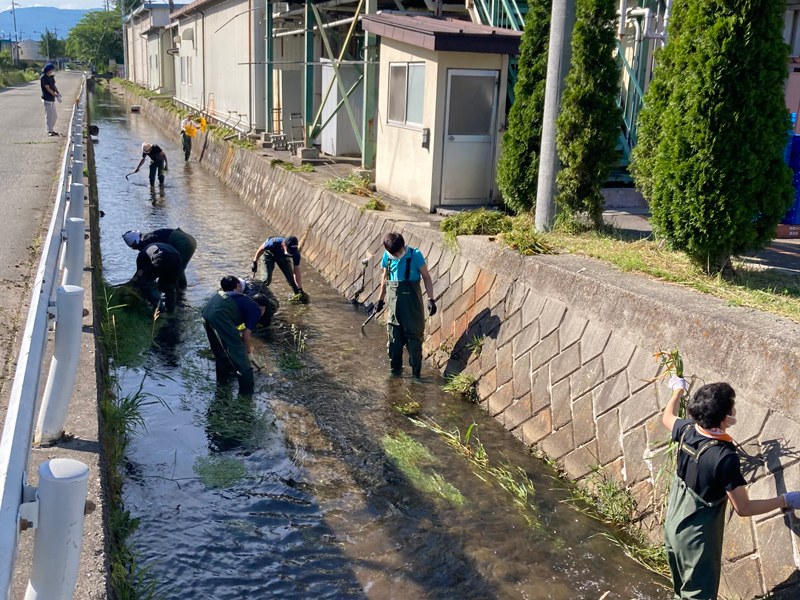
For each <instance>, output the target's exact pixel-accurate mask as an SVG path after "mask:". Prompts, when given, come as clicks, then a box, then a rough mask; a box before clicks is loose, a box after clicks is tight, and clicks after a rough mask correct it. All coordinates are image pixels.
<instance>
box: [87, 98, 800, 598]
mask: <svg viewBox="0 0 800 600" xmlns="http://www.w3.org/2000/svg"><path fill="white" fill-rule="evenodd" d="M116 93H119V94H122V93H123V89H122V88H121V87H118V88H116ZM124 94H125V96H126V98H125V99H126V100H127V101H128V102H131V101H134V100H135V103H136V104H141V105H142V109H141V110H142V112H143V113H144V114H145V115H146V116H147V117H149V118H150V119H153V120H154V121H155V122H156V123H157V124H158V125H159V127H160V128H161V129H162V131H164V133H165V135H170V136H177V134H178V131H179V123H178V119H177V118H176V117H175V116H174V115H172V114H171V113H169V112H167V111H166V110H164V109H162V108H160V107H158V106H157V105H156V104H155V103H151V102H149V101H147V100H145V99H144V98H140V97H138V96H136V97H131V94H130V92H127V91H125V92H124ZM101 136H102V132H101ZM193 155H194V157H195V158H196V159H200V158H201V156H202V163H203V164H204V165H205V166H206V167H207V168H209V169H211V170H212V171H213V172H214V173H216V174H217V175H218V176H219V177H220V178H221V179H222V180H223V181H224V182H225V183H226V184H227V185H229V186H230V187H231V188H232V189H234V190H235V191H236V192H237V193H238V194H239V195H240V196H241V197H242V199H243V200H244V202H246V203H247V204H249V205H250V206H252V207H253V209H254V210H255V211H256V213H258V214H259V215H260V216H261V217H262V218H264V219H266V220H267V221H268V222H270V223H271V224H272V225H273V226H274V227H275V228H276V229H277V230H278V231H280V232H281V233H284V234H287V235H288V234H290V233H293V234H295V235H297V236H298V237H299V238H300V239H301V244H302V248H303V256H304V258H305V259H306V260H308V261H309V263H310V264H312V265H314V267H316V268H317V269H318V270H319V271H320V272H321V273H323V274H324V275H325V277H326V278H328V280H329V281H330V283H331V285H333V286H334V287H335V288H336V289H338V290H339V291H341V292H342V293H344V294H347V295H348V296H349V295H352V293H353V292H355V291H356V290H357V289H359V288H360V287H361V286H362V283H363V285H364V292H363V293H362V294H361V296H360V299H361V300H362V301H368V300H369V299H370V297H371V296H372V294H374V292H375V290H376V289H377V286H378V278H379V276H380V269H379V262H380V258H381V255H382V246H381V240H382V238H383V236H384V235H385V234H386V233H387V232H389V231H400V232H402V234H403V236H404V237H405V239H406V240H407V241H408V243H409V245H411V246H416V247H418V248H420V250H421V251H422V252H423V254H424V255H425V256H426V258H427V261H428V267H429V269H430V272H431V275H432V277H433V281H434V291H435V294H436V296H437V303H438V306H439V312H438V314H437V315H435V316H434V317H433V318H432V319H430V321H429V323H428V328H427V332H426V333H427V339H426V342H425V349H426V354H427V356H428V358H429V359H430V360H431V361H433V362H434V363H435V364H436V365H437V366H439V367H440V368H441V369H442V370H445V369H446V370H449V371H450V372H456V371H462V370H466V371H467V372H471V373H474V374H475V375H476V376H477V377H478V379H479V383H478V392H479V395H480V398H481V404H482V405H483V406H484V407H485V408H486V410H488V411H489V412H490V413H491V414H492V415H493V416H494V417H495V418H496V419H498V420H499V421H500V422H502V423H503V424H504V425H505V427H506V428H507V429H509V430H510V431H511V432H512V433H513V434H514V435H515V436H516V437H517V438H519V439H520V440H521V441H522V442H523V443H525V444H526V445H533V444H536V445H537V447H538V448H539V449H541V450H542V451H544V452H545V453H546V454H547V456H548V457H549V458H551V459H555V460H557V461H558V463H559V464H560V465H561V466H562V467H563V468H564V469H565V470H566V472H567V473H568V474H569V475H570V476H571V477H573V478H582V477H585V476H586V475H587V474H589V473H590V472H591V468H592V467H593V466H596V465H598V466H601V467H602V468H603V469H604V470H605V472H607V473H609V474H611V475H613V477H614V478H616V479H617V480H618V481H619V482H622V483H624V485H626V486H627V487H628V488H630V489H631V490H632V492H633V493H634V495H635V497H636V499H637V501H638V505H639V509H640V510H641V511H642V522H643V526H644V527H649V528H651V530H652V535H653V536H654V537H657V536H659V535H660V532H659V531H658V521H659V517H660V508H659V507H663V504H664V500H663V493H662V491H663V487H664V478H661V479H660V480H659V478H658V477H657V475H658V473H659V470H660V469H661V466H662V464H663V458H659V457H654V455H655V454H656V453H657V450H658V448H660V447H662V446H663V444H664V442H665V438H666V431H665V430H664V428H663V426H662V425H661V423H660V412H661V410H662V409H663V407H664V405H665V403H666V401H667V398H668V395H669V390H668V389H667V388H666V386H665V385H664V384H663V382H661V381H659V382H657V383H649V382H648V380H650V379H651V378H653V377H654V376H656V375H657V373H658V366H657V363H656V361H655V359H654V357H653V355H654V354H655V353H656V352H657V351H659V350H661V349H665V350H671V349H673V348H676V347H677V348H679V349H680V351H681V353H682V355H683V357H684V361H685V365H686V372H687V374H689V375H693V376H695V377H696V383H695V386H699V385H701V384H702V383H705V382H713V381H728V382H729V383H731V385H733V386H734V388H735V389H736V391H737V411H738V424H737V425H736V426H735V427H734V428H733V429H731V433H732V434H733V436H734V438H736V440H737V441H738V442H739V443H741V444H742V447H743V450H744V451H745V452H747V453H748V454H749V455H750V458H748V457H743V458H744V460H743V461H742V463H743V466H744V467H745V471H746V477H747V479H748V481H752V482H754V483H753V485H752V486H751V487H750V493H751V497H753V498H765V497H770V496H774V495H775V494H776V493H780V492H784V491H789V490H794V489H800V359H799V358H798V356H799V355H800V335H798V334H800V326H798V325H797V324H795V323H793V322H791V321H789V320H787V319H784V318H780V317H776V316H773V315H768V314H764V313H761V312H757V311H752V310H749V309H743V308H738V307H732V306H727V305H726V304H725V303H724V302H723V301H721V300H718V299H716V298H712V297H710V296H706V295H702V294H700V293H697V292H694V291H691V290H688V289H684V288H681V287H678V286H673V285H668V284H665V283H661V282H657V281H651V280H648V279H645V278H643V277H638V276H634V275H627V274H623V273H620V272H619V271H617V270H616V269H614V268H612V267H608V266H605V265H603V264H601V263H599V262H596V261H593V260H590V259H583V258H580V257H577V256H571V255H558V256H536V257H521V256H519V255H518V254H516V253H514V252H511V251H507V250H503V249H502V248H501V247H500V246H499V245H498V244H496V243H494V242H492V241H490V240H489V239H487V238H482V237H477V236H473V237H468V238H459V249H458V250H455V251H454V250H453V249H451V248H449V247H448V246H447V244H445V243H444V239H443V236H442V234H441V233H440V232H439V231H438V225H437V223H438V220H437V217H435V216H433V215H428V214H425V213H421V212H418V211H417V210H415V209H413V208H410V207H407V206H403V205H402V204H401V203H399V202H397V201H394V200H392V199H391V198H388V200H389V202H390V204H391V205H392V207H391V209H390V210H389V211H386V212H376V211H363V212H362V211H360V210H359V209H360V208H361V207H362V206H363V205H364V204H365V199H362V198H359V197H356V196H349V195H342V194H337V193H334V192H332V191H329V190H326V189H324V187H323V185H324V182H325V180H326V179H328V178H329V177H331V173H313V174H306V173H293V172H285V171H284V170H282V169H281V168H279V167H276V168H271V166H270V160H271V158H273V157H272V156H268V155H266V154H265V152H263V151H253V150H244V149H241V148H237V147H234V146H232V145H231V144H229V143H227V142H224V141H221V140H219V139H217V138H212V137H208V138H206V137H205V136H204V135H203V134H199V135H198V138H197V139H196V140H195V144H194V148H193ZM175 158H176V159H178V158H177V157H175ZM363 258H369V259H370V260H369V267H368V268H367V270H366V273H365V276H364V277H365V281H363V282H362V279H361V273H362V267H361V260H362V259H363ZM372 297H373V298H374V296H372ZM474 336H484V341H483V347H482V351H481V353H480V355H479V356H478V355H475V354H471V353H470V352H469V350H468V349H467V348H466V344H467V343H469V342H470V341H472V340H473V338H474ZM759 455H760V456H762V457H763V460H758V459H757V457H758V456H759ZM798 533H800V522H798V520H797V519H796V518H795V517H794V516H784V515H781V514H779V513H777V512H776V513H772V514H769V515H764V516H762V517H759V518H756V519H743V518H739V517H738V516H736V514H735V513H732V511H731V509H730V508H729V514H728V520H727V533H726V543H725V555H724V560H725V564H724V568H723V589H722V592H723V593H724V594H725V596H726V597H731V598H733V597H738V598H742V599H745V598H753V597H754V596H756V595H759V594H762V593H765V592H767V591H769V590H771V589H773V588H774V587H775V586H781V585H786V584H788V585H789V586H790V587H791V591H789V592H788V594H789V596H787V597H792V595H793V594H797V593H798V590H800V586H797V585H796V584H794V581H795V578H796V573H797V568H798V565H800V538H798V535H797V534H798ZM793 584H794V585H793Z"/></svg>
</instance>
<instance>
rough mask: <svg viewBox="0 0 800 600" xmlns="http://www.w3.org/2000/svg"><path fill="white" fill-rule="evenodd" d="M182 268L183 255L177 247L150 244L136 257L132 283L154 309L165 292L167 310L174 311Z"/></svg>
mask: <svg viewBox="0 0 800 600" xmlns="http://www.w3.org/2000/svg"><path fill="white" fill-rule="evenodd" d="M182 269H183V262H182V261H181V255H180V254H178V251H177V250H175V248H173V247H172V246H170V245H169V244H161V243H155V244H150V245H149V246H147V247H146V248H144V249H142V250H141V251H140V252H139V255H138V256H137V257H136V274H135V275H134V276H133V278H132V279H131V284H132V285H134V286H136V287H137V288H139V291H140V292H141V294H142V296H144V297H145V299H146V300H147V301H148V302H150V305H151V306H152V307H153V309H156V308H158V307H159V306H160V304H161V293H162V292H163V293H164V306H165V307H166V309H167V312H172V311H173V310H175V305H176V304H177V290H176V289H175V288H176V284H177V282H178V277H179V276H180V273H181V270H182Z"/></svg>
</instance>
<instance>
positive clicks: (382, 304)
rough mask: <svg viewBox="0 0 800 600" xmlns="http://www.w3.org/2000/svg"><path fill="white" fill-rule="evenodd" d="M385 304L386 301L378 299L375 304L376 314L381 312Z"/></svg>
mask: <svg viewBox="0 0 800 600" xmlns="http://www.w3.org/2000/svg"><path fill="white" fill-rule="evenodd" d="M384 306H386V302H384V301H383V300H378V303H377V304H376V305H375V314H376V315H377V314H378V313H379V312H381V311H382V310H383V307H384Z"/></svg>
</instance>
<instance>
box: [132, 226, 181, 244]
mask: <svg viewBox="0 0 800 600" xmlns="http://www.w3.org/2000/svg"><path fill="white" fill-rule="evenodd" d="M173 231H175V230H174V229H156V230H155V231H151V232H150V233H143V234H142V235H141V240H140V241H139V245H138V246H137V248H146V247H147V246H149V245H150V244H156V243H158V244H167V243H169V242H168V241H167V240H169V236H171V235H172V232H173Z"/></svg>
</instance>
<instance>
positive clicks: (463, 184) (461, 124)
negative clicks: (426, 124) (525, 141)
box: [442, 69, 500, 205]
mask: <svg viewBox="0 0 800 600" xmlns="http://www.w3.org/2000/svg"><path fill="white" fill-rule="evenodd" d="M499 84H500V72H499V71H475V70H467V69H450V70H449V71H448V72H447V109H446V114H445V124H444V153H443V158H442V204H451V205H453V204H485V203H487V202H489V201H490V200H491V196H492V187H493V184H494V139H495V130H496V127H495V121H496V119H497V88H498V86H499Z"/></svg>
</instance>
